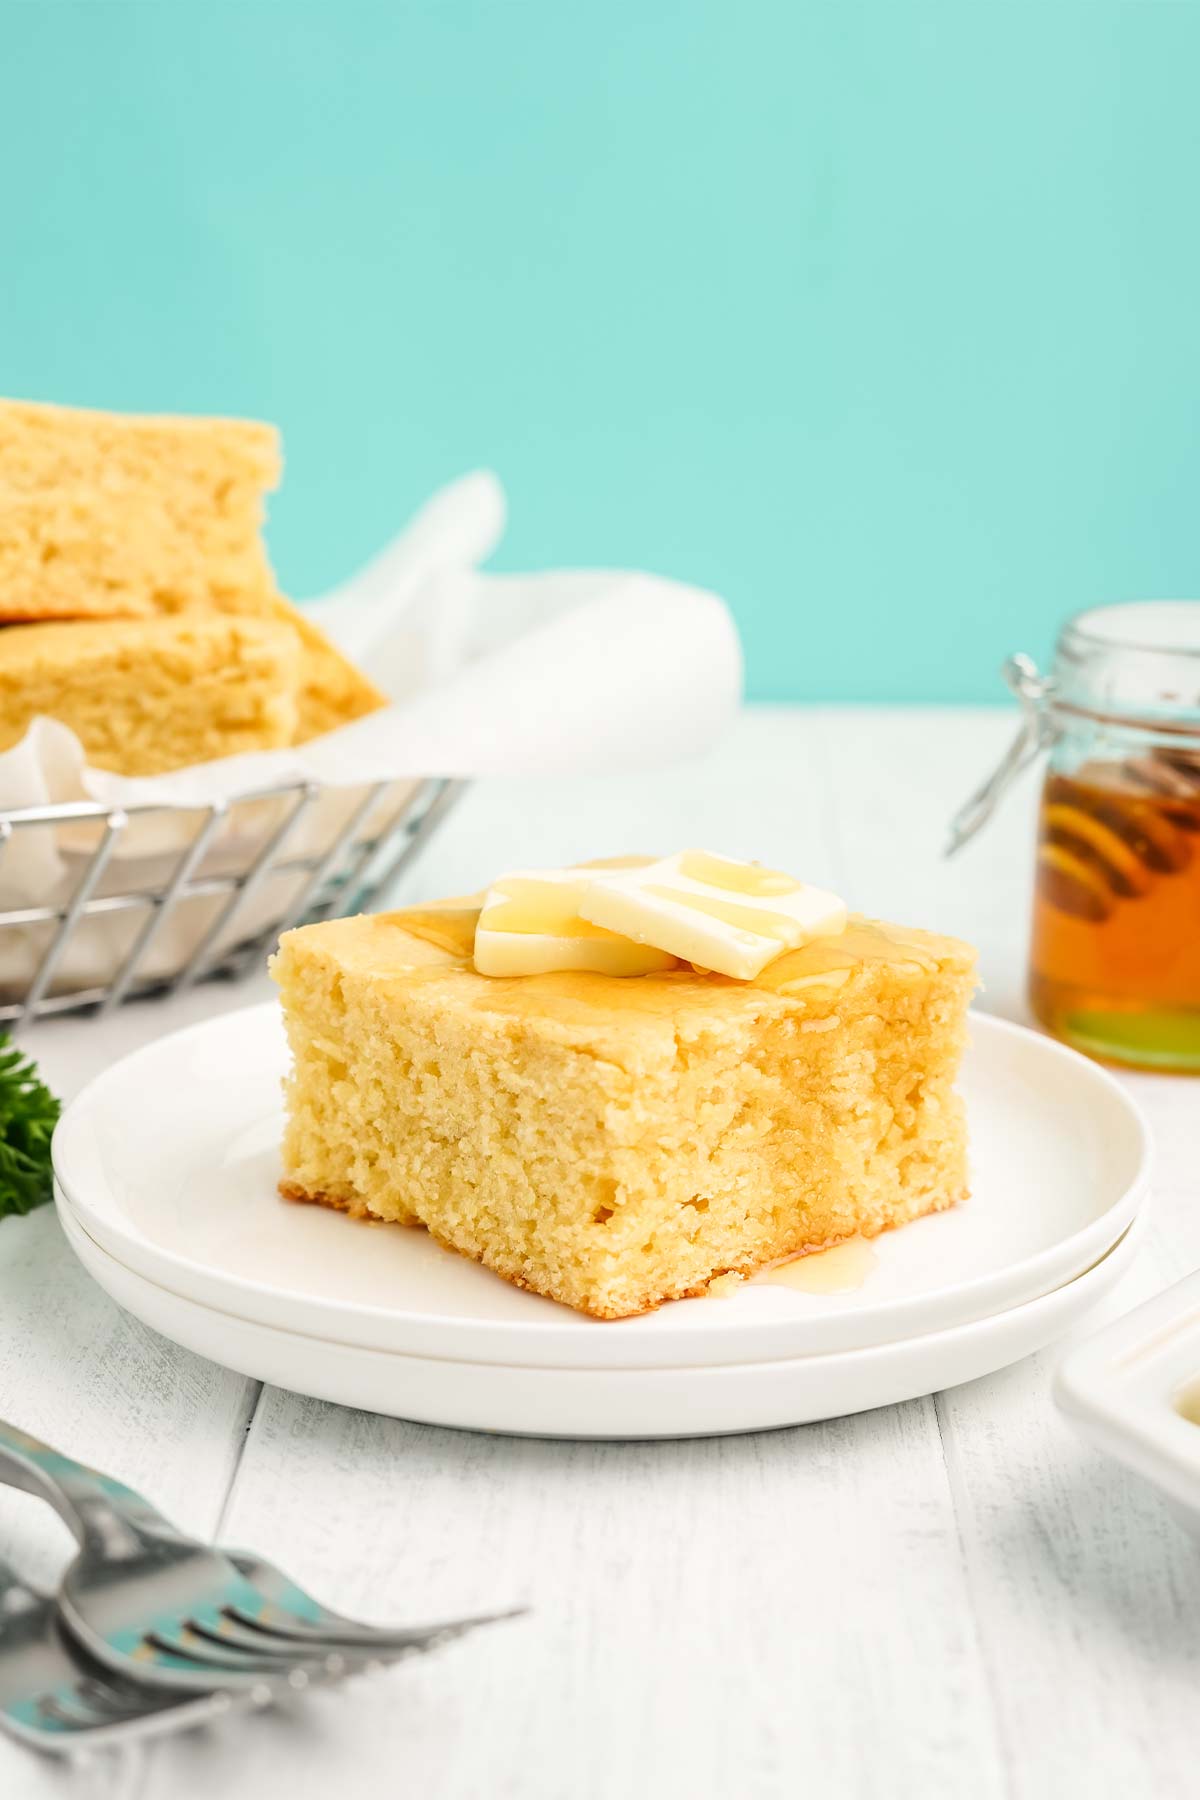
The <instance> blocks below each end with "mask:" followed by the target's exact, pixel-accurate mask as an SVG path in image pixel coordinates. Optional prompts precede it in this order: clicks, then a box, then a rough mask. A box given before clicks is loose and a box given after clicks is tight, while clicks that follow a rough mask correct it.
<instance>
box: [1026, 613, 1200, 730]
mask: <svg viewBox="0 0 1200 1800" xmlns="http://www.w3.org/2000/svg"><path fill="white" fill-rule="evenodd" d="M1053 686H1054V688H1055V690H1056V693H1057V698H1058V699H1059V700H1060V701H1066V702H1067V703H1068V704H1069V705H1071V706H1074V707H1078V708H1080V710H1082V711H1085V712H1090V711H1092V710H1093V709H1094V710H1096V711H1097V712H1100V713H1107V714H1115V715H1118V716H1122V717H1129V718H1135V717H1143V718H1146V719H1147V720H1153V719H1173V720H1176V721H1178V722H1179V723H1181V724H1192V723H1195V722H1200V600H1129V601H1125V602H1124V603H1123V604H1121V605H1119V606H1094V607H1091V608H1090V609H1089V610H1088V611H1087V612H1081V613H1076V615H1075V617H1074V618H1073V619H1069V620H1068V621H1067V623H1066V624H1065V625H1064V626H1063V629H1062V631H1061V633H1060V634H1059V639H1058V644H1057V647H1056V649H1055V657H1054V671H1053Z"/></svg>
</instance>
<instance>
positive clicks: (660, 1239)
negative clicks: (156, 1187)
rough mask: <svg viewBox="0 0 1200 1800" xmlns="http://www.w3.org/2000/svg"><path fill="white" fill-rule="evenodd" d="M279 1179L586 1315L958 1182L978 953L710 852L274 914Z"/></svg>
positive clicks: (740, 1270) (745, 1264)
mask: <svg viewBox="0 0 1200 1800" xmlns="http://www.w3.org/2000/svg"><path fill="white" fill-rule="evenodd" d="M273 972H274V975H275V979H276V981H277V982H278V984H279V986H280V989H281V995H282V1001H283V1009H284V1016H285V1021H286V1025H287V1031H288V1037H289V1040H290V1044H291V1050H292V1058H293V1066H292V1074H291V1077H290V1080H289V1083H288V1089H287V1098H288V1114H289V1117H288V1126H287V1134H286V1138H285V1142H284V1151H283V1157H284V1171H285V1173H284V1180H283V1182H282V1184H281V1191H282V1192H283V1194H284V1195H285V1197H287V1198H290V1199H295V1200H310V1201H317V1202H321V1203H323V1204H325V1205H329V1206H334V1207H339V1208H342V1209H343V1210H345V1211H347V1212H351V1213H357V1214H365V1215H369V1216H371V1217H373V1218H378V1219H387V1220H395V1221H398V1222H401V1223H404V1224H410V1225H424V1226H425V1227H426V1228H427V1229H428V1230H429V1231H430V1232H431V1233H432V1234H433V1235H434V1236H435V1237H436V1238H438V1239H439V1240H440V1241H441V1242H442V1243H444V1244H445V1245H447V1246H448V1247H449V1248H451V1249H453V1250H457V1251H459V1252H461V1253H462V1254H464V1255H466V1256H470V1257H474V1258H476V1259H477V1260H478V1261H480V1262H483V1263H485V1264H486V1265H487V1266H488V1267H489V1268H491V1269H493V1270H495V1271H496V1273H497V1274H499V1275H502V1276H504V1277H505V1278H506V1279H507V1280H509V1281H512V1282H515V1283H516V1284H517V1285H518V1286H521V1287H526V1288H531V1289H533V1290H535V1291H536V1292H538V1293H541V1294H545V1295H548V1296H549V1297H550V1298H552V1299H554V1300H558V1301H562V1302H564V1303H565V1304H567V1305H569V1306H573V1307H576V1308H579V1309H580V1310H582V1311H584V1312H587V1313H591V1314H593V1315H594V1316H596V1317H598V1318H606V1319H615V1318H621V1317H624V1316H626V1315H629V1314H633V1313H639V1312H643V1311H645V1310H646V1309H647V1308H650V1307H653V1306H656V1305H658V1304H659V1303H660V1302H662V1301H664V1300H670V1299H673V1298H678V1297H681V1296H684V1295H690V1294H696V1293H699V1292H702V1291H703V1290H704V1289H705V1288H706V1286H707V1284H708V1283H709V1282H710V1281H711V1280H712V1279H713V1278H714V1277H716V1276H720V1275H724V1274H729V1273H732V1274H734V1275H750V1274H752V1273H753V1272H754V1271H755V1270H757V1269H760V1268H762V1267H764V1266H765V1265H767V1264H770V1263H773V1262H777V1261H781V1260H784V1259H787V1258H790V1257H794V1256H797V1255H799V1254H801V1253H803V1252H805V1251H809V1250H814V1249H820V1248H823V1247H825V1246H827V1245H830V1244H833V1243H837V1242H839V1241H841V1240H843V1239H846V1238H848V1237H851V1236H853V1235H855V1234H858V1233H861V1234H863V1235H865V1236H873V1235H875V1234H877V1233H878V1232H880V1231H883V1230H886V1229H887V1228H889V1227H891V1226H894V1225H900V1224H903V1223H904V1222H905V1221H907V1220H910V1219H914V1218H917V1217H919V1216H920V1215H921V1214H924V1213H929V1212H934V1211H937V1210H940V1209H942V1208H945V1207H948V1206H952V1205H953V1204H954V1203H955V1202H956V1201H958V1200H960V1199H962V1198H963V1197H964V1196H965V1194H966V1191H967V1170H966V1127H965V1119H964V1112H963V1107H962V1103H961V1101H960V1099H959V1098H958V1096H957V1094H956V1093H955V1091H954V1082H955V1078H956V1075H957V1071H958V1065H959V1059H960V1056H961V1053H962V1049H963V1045H964V1041H965V1027H966V1008H967V1004H968V1000H969V998H970V994H971V992H972V989H973V986H974V956H973V953H972V952H971V951H970V949H969V948H968V947H967V946H966V945H964V944H962V943H959V942H957V941H956V940H954V939H952V938H945V937H937V936H934V935H933V934H932V933H929V932H924V931H915V930H907V929H902V928H901V927H899V926H894V925H886V924H881V923H878V922H876V921H872V920H867V919H862V918H854V917H850V918H848V917H847V915H846V912H845V908H844V907H842V906H841V904H840V902H838V901H837V900H836V899H835V897H833V896H830V895H826V894H822V893H820V892H819V891H818V890H815V889H812V888H808V887H806V886H805V884H802V883H800V882H796V881H792V880H791V878H789V877H787V876H782V875H778V874H776V873H775V872H774V871H768V870H761V869H759V868H757V866H756V865H749V864H744V863H736V862H733V861H731V860H730V859H727V858H721V857H713V856H709V855H706V854H704V853H700V852H685V853H684V854H683V855H682V856H680V857H674V858H670V859H667V860H666V861H665V862H662V863H656V864H648V865H646V866H643V862H642V860H641V859H631V862H630V864H629V866H624V867H622V866H617V867H614V866H612V865H607V866H605V865H592V866H590V867H588V868H586V869H581V870H570V871H556V872H551V873H549V874H546V873H541V874H532V875H521V876H516V877H511V878H508V879H507V880H505V881H501V882H499V883H497V884H496V887H494V888H493V889H492V890H491V892H490V893H489V894H488V895H487V896H486V898H485V899H482V900H481V899H479V898H476V899H470V900H458V901H453V900H452V901H445V902H442V903H441V904H439V905H435V906H429V907H425V908H422V909H417V910H409V911H406V912H396V913H384V914H380V915H378V916H375V917H359V918H353V919H341V920H337V921H333V922H329V923H325V924H319V925H312V926H309V927H307V928H305V929H302V930H298V931H293V932H289V933H287V934H285V936H284V937H283V938H282V940H281V943H280V948H279V952H278V955H277V956H276V958H275V959H274V963H273Z"/></svg>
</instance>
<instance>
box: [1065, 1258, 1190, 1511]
mask: <svg viewBox="0 0 1200 1800" xmlns="http://www.w3.org/2000/svg"><path fill="white" fill-rule="evenodd" d="M1054 1398H1055V1400H1056V1401H1057V1402H1058V1405H1059V1407H1060V1408H1061V1410H1062V1411H1063V1412H1064V1413H1065V1414H1066V1416H1067V1417H1068V1418H1069V1419H1070V1420H1071V1422H1072V1424H1073V1425H1075V1426H1076V1427H1077V1428H1078V1430H1079V1431H1080V1432H1081V1433H1082V1434H1083V1436H1084V1437H1086V1438H1087V1439H1088V1440H1089V1441H1090V1442H1091V1443H1093V1444H1095V1445H1097V1446H1098V1448H1099V1449H1101V1450H1104V1451H1106V1452H1107V1453H1108V1455H1109V1456H1113V1457H1115V1458H1116V1459H1117V1461H1118V1462H1122V1463H1124V1464H1125V1465H1126V1466H1127V1467H1128V1468H1130V1469H1133V1470H1134V1471H1135V1472H1136V1473H1137V1474H1138V1475H1141V1476H1144V1478H1145V1479H1146V1480H1147V1481H1151V1482H1153V1483H1154V1485H1155V1487H1157V1488H1159V1489H1160V1490H1161V1491H1162V1493H1163V1494H1164V1495H1165V1496H1166V1498H1167V1499H1168V1501H1169V1502H1170V1503H1171V1505H1172V1507H1173V1509H1174V1510H1175V1511H1176V1513H1177V1514H1178V1515H1179V1517H1180V1519H1181V1520H1182V1522H1183V1523H1184V1524H1185V1525H1186V1526H1187V1527H1188V1529H1189V1530H1191V1531H1197V1532H1200V1273H1198V1274H1195V1275H1189V1276H1187V1278H1186V1279H1185V1280H1183V1281H1179V1282H1176V1283H1175V1285H1174V1286H1173V1287H1169V1288H1167V1290H1166V1291H1165V1293H1162V1294H1158V1295H1156V1296H1155V1298H1154V1299H1153V1300H1147V1301H1146V1302H1145V1304H1144V1305H1143V1306H1139V1307H1136V1308H1135V1309H1134V1311H1133V1312H1131V1313H1127V1314H1126V1315H1125V1317H1124V1318H1122V1319H1117V1320H1116V1321H1115V1323H1114V1324H1112V1325H1107V1326H1105V1328H1104V1330H1103V1331H1098V1332H1097V1333H1096V1335H1095V1336H1094V1337H1090V1338H1087V1339H1086V1340H1085V1341H1084V1342H1083V1343H1082V1344H1079V1345H1078V1346H1077V1347H1076V1348H1075V1349H1073V1350H1072V1351H1071V1352H1070V1353H1069V1355H1067V1356H1066V1357H1064V1358H1063V1361H1062V1364H1061V1366H1060V1368H1059V1370H1058V1373H1057V1375H1056V1376H1055V1381H1054Z"/></svg>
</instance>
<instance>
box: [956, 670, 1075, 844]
mask: <svg viewBox="0 0 1200 1800" xmlns="http://www.w3.org/2000/svg"><path fill="white" fill-rule="evenodd" d="M1001 674H1002V675H1003V677H1004V681H1005V685H1006V686H1007V687H1008V689H1009V690H1010V692H1011V693H1013V694H1015V695H1016V698H1017V700H1018V701H1019V703H1020V707H1021V723H1020V726H1019V727H1018V730H1017V735H1016V737H1015V738H1014V739H1013V741H1012V743H1011V744H1010V745H1009V747H1008V749H1007V750H1006V751H1005V753H1004V756H1003V758H1002V759H1001V762H1000V764H999V766H998V767H997V768H996V769H994V770H993V772H992V773H991V774H990V775H989V776H988V778H987V780H986V781H985V782H984V783H983V786H982V787H978V788H976V790H975V792H974V793H973V794H972V795H971V798H970V799H969V800H968V801H966V803H965V804H964V805H962V806H960V807H959V809H958V811H957V812H956V813H955V815H954V817H953V819H951V821H950V841H949V843H948V844H947V845H946V855H947V856H953V855H954V853H955V851H956V850H961V849H962V847H963V845H964V844H965V843H967V842H968V840H969V839H970V838H973V837H974V836H975V833H976V832H977V831H979V830H980V829H981V828H982V827H983V826H984V825H986V824H987V822H988V820H989V819H990V818H991V816H992V814H993V813H994V812H995V810H996V808H997V806H999V804H1000V802H1001V800H1002V799H1003V798H1004V796H1005V794H1006V793H1007V792H1008V790H1009V788H1010V787H1011V786H1012V785H1013V783H1014V781H1016V779H1017V777H1018V776H1019V775H1021V774H1023V773H1024V771H1025V770H1026V769H1027V768H1028V767H1029V765H1030V763H1033V762H1036V761H1037V759H1038V757H1039V756H1040V755H1041V754H1042V752H1043V750H1049V748H1050V746H1051V745H1052V744H1053V743H1055V742H1056V740H1057V739H1058V738H1059V737H1060V736H1061V734H1062V726H1061V725H1060V723H1059V721H1058V719H1057V717H1056V716H1055V711H1054V705H1053V696H1054V693H1055V686H1056V684H1055V681H1054V677H1053V676H1052V675H1043V674H1041V673H1040V671H1039V670H1038V666H1037V664H1036V663H1035V662H1034V660H1033V658H1032V657H1031V656H1026V655H1025V654H1024V652H1023V651H1018V653H1017V654H1016V656H1010V657H1009V659H1008V661H1007V662H1006V663H1005V664H1004V667H1003V669H1002V670H1001Z"/></svg>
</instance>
